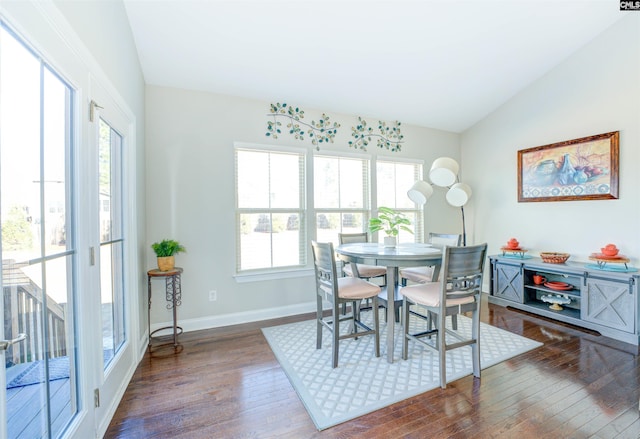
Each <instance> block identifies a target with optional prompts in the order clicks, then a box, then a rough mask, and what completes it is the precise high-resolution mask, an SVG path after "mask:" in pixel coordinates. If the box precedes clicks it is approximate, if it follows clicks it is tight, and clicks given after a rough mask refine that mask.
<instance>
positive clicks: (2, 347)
mask: <svg viewBox="0 0 640 439" xmlns="http://www.w3.org/2000/svg"><path fill="white" fill-rule="evenodd" d="M26 338H27V334H18V336H17V337H16V338H14V339H13V340H0V351H6V350H7V349H9V346H11V345H12V344H16V343H20V342H21V341H23V340H26Z"/></svg>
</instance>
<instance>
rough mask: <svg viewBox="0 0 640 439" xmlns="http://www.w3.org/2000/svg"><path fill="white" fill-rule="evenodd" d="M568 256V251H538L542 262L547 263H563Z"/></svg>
mask: <svg viewBox="0 0 640 439" xmlns="http://www.w3.org/2000/svg"><path fill="white" fill-rule="evenodd" d="M569 256H570V255H569V253H557V252H540V258H541V259H542V262H546V263H547V264H564V263H565V262H567V259H569Z"/></svg>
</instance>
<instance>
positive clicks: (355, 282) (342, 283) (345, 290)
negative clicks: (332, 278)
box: [322, 277, 380, 299]
mask: <svg viewBox="0 0 640 439" xmlns="http://www.w3.org/2000/svg"><path fill="white" fill-rule="evenodd" d="M322 289H325V288H324V287H323V288H322ZM327 293H329V294H331V291H329V290H327ZM378 294H380V287H379V286H377V285H374V284H372V283H371V282H367V281H366V280H363V279H360V278H357V277H341V278H338V295H339V296H340V298H341V299H368V298H370V297H374V296H377V295H378Z"/></svg>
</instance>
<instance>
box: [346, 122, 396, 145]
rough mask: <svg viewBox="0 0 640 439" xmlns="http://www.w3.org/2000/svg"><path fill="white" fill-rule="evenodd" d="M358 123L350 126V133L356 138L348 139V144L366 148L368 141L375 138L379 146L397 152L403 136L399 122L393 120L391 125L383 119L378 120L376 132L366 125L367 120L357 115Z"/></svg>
mask: <svg viewBox="0 0 640 439" xmlns="http://www.w3.org/2000/svg"><path fill="white" fill-rule="evenodd" d="M358 122H359V123H358V125H356V126H355V127H351V135H352V136H353V137H355V139H356V140H350V141H349V146H351V147H353V148H356V149H358V148H359V149H362V150H363V151H366V150H367V146H368V145H369V142H370V141H371V140H372V139H373V138H376V141H377V144H378V147H379V148H386V149H388V150H390V151H392V152H399V151H400V149H401V147H402V143H403V142H404V141H403V140H402V139H403V138H404V136H403V135H402V133H401V132H400V122H398V121H395V122H394V123H393V124H392V125H391V126H387V124H386V123H385V122H383V121H378V133H374V132H373V128H371V127H368V126H367V121H366V120H364V119H363V118H361V117H360V116H358Z"/></svg>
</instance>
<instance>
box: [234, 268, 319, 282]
mask: <svg viewBox="0 0 640 439" xmlns="http://www.w3.org/2000/svg"><path fill="white" fill-rule="evenodd" d="M313 273H314V271H313V269H312V268H297V269H291V270H283V271H268V272H258V273H242V274H236V275H234V276H233V277H234V279H235V280H236V282H238V283H245V282H260V281H265V280H274V279H289V278H294V277H307V276H313Z"/></svg>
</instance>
